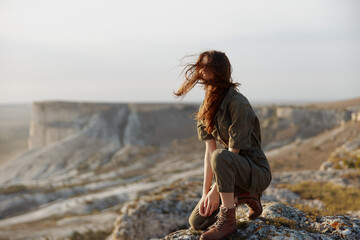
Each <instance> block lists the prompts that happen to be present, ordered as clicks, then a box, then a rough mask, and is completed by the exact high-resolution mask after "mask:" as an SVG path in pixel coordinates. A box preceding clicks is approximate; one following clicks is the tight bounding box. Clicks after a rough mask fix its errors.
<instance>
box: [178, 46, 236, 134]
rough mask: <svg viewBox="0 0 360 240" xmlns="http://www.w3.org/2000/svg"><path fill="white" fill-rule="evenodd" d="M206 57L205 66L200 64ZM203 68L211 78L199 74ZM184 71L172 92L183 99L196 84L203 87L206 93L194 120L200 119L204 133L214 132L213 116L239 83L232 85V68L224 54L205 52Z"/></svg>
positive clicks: (213, 51)
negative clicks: (178, 83) (177, 87)
mask: <svg viewBox="0 0 360 240" xmlns="http://www.w3.org/2000/svg"><path fill="white" fill-rule="evenodd" d="M205 56H207V64H206V66H204V65H203V64H202V59H203V58H204V57H205ZM201 68H205V69H206V71H209V72H211V73H212V74H213V76H214V77H213V78H212V79H210V80H205V79H203V78H202V75H201V74H199V70H200V69H201ZM184 71H185V74H184V77H185V80H184V82H183V83H182V85H181V86H180V88H179V89H178V90H177V92H174V94H175V96H177V97H184V96H185V95H186V94H187V93H188V92H189V91H190V90H191V89H192V88H193V87H194V86H195V85H196V84H198V83H199V84H202V85H205V89H206V93H205V99H204V101H203V104H202V107H201V108H200V109H199V112H196V113H195V120H198V119H201V120H202V121H203V124H204V126H205V131H206V132H208V133H209V134H210V133H211V132H212V131H213V130H214V127H215V126H214V125H215V119H214V118H215V114H216V112H217V110H218V108H219V106H220V104H221V102H222V100H223V99H224V97H225V95H226V94H227V92H228V90H229V88H230V87H232V86H234V87H237V86H239V85H240V83H234V82H233V80H232V77H231V72H232V67H231V64H230V61H229V59H228V58H227V56H226V55H225V53H223V52H220V51H215V50H212V51H206V52H203V53H201V54H200V55H199V57H198V59H197V61H196V63H190V64H187V65H186V66H185V67H184V69H183V70H182V72H181V74H182V73H183V72H184Z"/></svg>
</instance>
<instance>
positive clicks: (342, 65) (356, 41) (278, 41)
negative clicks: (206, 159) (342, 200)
mask: <svg viewBox="0 0 360 240" xmlns="http://www.w3.org/2000/svg"><path fill="white" fill-rule="evenodd" d="M211 49H216V50H220V51H224V52H225V53H226V54H227V56H228V57H229V59H230V61H231V63H232V65H233V78H234V80H235V81H237V82H240V83H241V84H242V85H241V87H240V91H241V92H242V93H243V94H244V95H245V96H247V97H248V99H249V100H250V101H253V102H261V101H278V100H281V101H289V102H291V101H297V100H304V101H325V100H340V99H348V98H353V97H359V96H360V1H358V0H336V1H335V0H321V1H318V0H292V1H289V0H282V1H278V0H272V1H269V0H264V1H255V0H248V1H245V0H234V1H226V0H224V1H210V0H206V1H196V0H192V1H190V0H182V1H171V0H162V1H160V0H158V1H153V0H144V1H137V0H132V1H120V0H43V1H40V0H32V1H27V0H23V1H21V0H0V103H12V102H14V103H15V102H16V103H25V102H26V103H30V102H32V101H44V100H67V101H91V102H95V101H96V102H98V101H101V102H128V101H130V102H142V101H146V102H177V101H178V100H177V99H176V98H175V97H174V96H173V95H172V91H173V90H175V89H177V88H178V87H179V86H180V84H181V82H182V78H181V77H179V73H180V72H181V67H178V65H179V63H180V62H179V61H180V59H181V58H182V57H183V56H185V55H188V54H198V53H200V52H202V51H205V50H211ZM203 96H204V95H203V90H202V89H201V88H200V87H197V88H196V89H194V90H193V91H192V92H190V94H189V95H188V96H186V97H185V99H184V102H189V101H192V102H200V101H201V100H202V98H203Z"/></svg>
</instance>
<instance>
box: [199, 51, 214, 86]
mask: <svg viewBox="0 0 360 240" xmlns="http://www.w3.org/2000/svg"><path fill="white" fill-rule="evenodd" d="M207 63H208V57H207V56H206V55H205V56H204V57H203V58H202V59H201V65H202V66H206V65H207ZM199 74H200V75H201V76H202V78H203V79H204V80H206V81H207V80H211V79H212V78H213V77H214V74H213V73H212V72H211V71H209V70H208V68H205V67H201V68H200V70H199Z"/></svg>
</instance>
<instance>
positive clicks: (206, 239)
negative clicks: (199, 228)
mask: <svg viewBox="0 0 360 240" xmlns="http://www.w3.org/2000/svg"><path fill="white" fill-rule="evenodd" d="M235 216H236V207H234V208H231V209H229V208H226V207H223V206H220V211H219V212H218V214H217V215H216V217H217V220H216V222H215V223H214V224H213V225H211V226H210V227H209V228H210V230H209V231H207V232H204V233H203V234H201V237H200V240H220V239H224V238H226V237H228V236H230V235H231V234H233V233H234V232H236V230H237V225H236V217H235Z"/></svg>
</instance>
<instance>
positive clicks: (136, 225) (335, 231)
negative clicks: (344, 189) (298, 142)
mask: <svg viewBox="0 0 360 240" xmlns="http://www.w3.org/2000/svg"><path fill="white" fill-rule="evenodd" d="M349 172H352V170H336V171H335V170H334V171H301V172H283V173H275V174H274V176H273V181H272V183H271V185H270V187H269V188H268V189H267V190H266V191H265V192H264V194H263V198H262V202H263V208H264V212H263V214H262V215H261V217H260V218H259V219H257V220H254V221H250V220H249V219H247V218H246V215H247V210H248V209H247V207H246V206H242V207H239V208H238V209H237V223H238V232H237V233H236V234H234V238H233V239H248V238H249V239H266V237H270V238H271V239H272V238H275V239H277V238H278V239H288V238H290V239H341V238H346V239H358V238H359V237H360V219H359V218H357V217H355V216H351V215H333V214H331V215H326V214H328V213H330V212H331V211H324V212H322V210H321V209H325V205H324V204H323V203H322V202H321V201H319V200H304V199H301V198H300V196H299V195H297V194H295V193H293V192H291V191H289V190H287V189H282V188H277V185H278V184H282V183H289V184H294V183H299V182H303V181H305V180H308V181H314V182H317V181H319V182H332V183H334V184H337V185H342V186H350V185H351V183H350V182H348V181H346V179H345V178H344V174H347V173H349ZM201 191H202V176H198V177H195V176H194V177H191V178H186V179H180V180H178V181H176V182H173V183H172V184H170V185H168V186H166V187H163V188H161V189H157V190H155V191H150V192H146V193H144V194H143V195H142V196H140V197H138V198H137V199H135V200H133V201H131V202H128V203H126V204H125V205H124V206H123V208H122V209H121V211H120V215H119V217H118V218H117V220H116V221H115V223H114V231H113V233H112V234H111V236H109V238H108V240H120V239H124V240H127V239H158V238H161V239H164V238H165V239H199V237H200V234H201V231H198V230H195V229H191V228H190V225H189V223H188V218H189V216H190V213H191V212H192V210H193V208H194V207H195V206H196V204H197V202H198V201H199V200H200V198H201ZM294 206H298V208H296V207H294ZM300 207H301V208H300ZM179 229H182V230H179ZM166 235H167V236H166ZM276 237H277V238H276Z"/></svg>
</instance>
